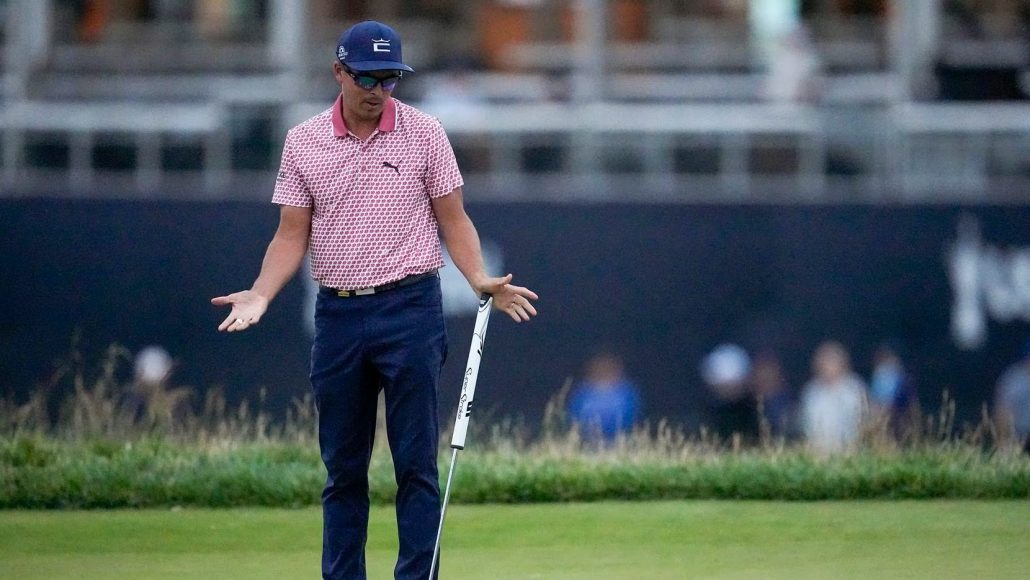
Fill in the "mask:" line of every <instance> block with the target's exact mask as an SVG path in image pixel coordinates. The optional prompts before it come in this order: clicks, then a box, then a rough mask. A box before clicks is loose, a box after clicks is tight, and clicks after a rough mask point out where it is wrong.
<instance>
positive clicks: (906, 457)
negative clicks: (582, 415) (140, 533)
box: [0, 437, 1030, 509]
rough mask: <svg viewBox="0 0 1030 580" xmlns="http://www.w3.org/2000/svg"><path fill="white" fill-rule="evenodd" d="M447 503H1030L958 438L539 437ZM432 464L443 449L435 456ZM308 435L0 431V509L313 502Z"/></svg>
mask: <svg viewBox="0 0 1030 580" xmlns="http://www.w3.org/2000/svg"><path fill="white" fill-rule="evenodd" d="M463 457H464V458H465V460H464V461H463V462H462V464H461V466H460V469H458V471H457V474H456V476H455V477H456V485H455V492H454V495H453V501H454V502H455V503H534V502H568V501H600V500H663V499H754V500H837V499H935V498H949V499H960V498H961V499H1030V458H1028V457H1027V456H1025V455H1020V454H1014V453H985V452H982V451H980V450H979V449H976V448H973V447H970V446H946V445H941V446H937V447H929V448H924V449H921V450H908V451H896V452H890V453H887V452H874V451H871V450H870V451H864V452H861V453H857V454H855V455H853V456H842V457H833V458H828V459H819V458H816V457H813V456H811V455H809V454H806V453H804V452H803V450H781V451H776V450H761V449H758V450H748V451H738V452H711V451H705V450H694V449H691V448H689V447H684V448H683V449H682V450H681V451H677V452H675V453H672V452H670V453H657V452H654V451H646V450H645V451H642V452H636V451H634V450H632V449H627V450H622V451H612V452H608V453H604V454H591V453H585V452H581V451H576V450H571V451H570V450H563V449H557V450H555V449H550V448H547V447H544V446H541V447H535V448H528V449H525V450H520V451H511V450H509V451H502V450H494V451H490V450H486V451H479V450H472V451H469V452H467V454H466V455H464V456H463ZM441 460H442V463H441V469H440V471H441V474H446V472H447V462H448V461H449V456H447V455H444V454H441ZM369 479H370V487H371V496H372V501H373V503H375V504H378V505H389V504H391V503H392V502H393V498H394V494H395V492H396V484H395V483H394V474H393V465H392V463H391V461H390V458H389V454H388V452H387V451H386V449H382V448H381V449H379V450H378V451H377V452H376V454H375V455H374V457H373V461H372V467H371V470H370V474H369ZM324 481H325V470H324V468H323V467H322V465H321V461H320V459H319V456H318V449H317V445H316V444H315V443H313V442H309V443H304V444H300V443H289V442H275V441H265V442H232V441H223V442H214V443H188V442H182V443H177V442H175V441H173V440H165V439H156V438H155V439H145V440H142V441H136V442H133V443H128V442H117V441H104V440H95V441H87V442H76V441H67V440H61V439H56V438H47V437H15V438H10V439H5V438H3V437H0V509H20V508H37V509H39V508H42V509H55V508H57V509H68V508H89V509H92V508H124V507H131V508H141V507H171V506H193V507H219V508H220V507H248V506H249V507H259V506H260V507H286V508H296V507H304V506H314V505H317V504H318V498H319V494H320V493H321V489H322V485H323V482H324Z"/></svg>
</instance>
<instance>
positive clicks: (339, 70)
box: [333, 60, 344, 83]
mask: <svg viewBox="0 0 1030 580" xmlns="http://www.w3.org/2000/svg"><path fill="white" fill-rule="evenodd" d="M333 76H335V77H336V81H337V82H340V83H342V82H343V78H344V72H343V65H342V64H340V61H338V60H335V61H333Z"/></svg>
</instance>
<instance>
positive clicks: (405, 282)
mask: <svg viewBox="0 0 1030 580" xmlns="http://www.w3.org/2000/svg"><path fill="white" fill-rule="evenodd" d="M436 275H437V273H436V270H431V271H429V272H426V273H425V274H412V275H411V276H405V277H404V278H401V279H400V280H396V281H394V282H387V283H386V284H381V285H379V286H373V287H371V288H358V289H357V290H341V289H339V288H329V287H328V286H322V291H324V292H328V293H330V294H332V295H333V296H339V297H340V298H352V297H354V296H371V295H373V294H379V293H380V292H386V291H387V290H392V289H394V288H400V287H401V286H410V285H412V284H414V283H415V282H421V281H422V280H425V279H426V278H434V277H436Z"/></svg>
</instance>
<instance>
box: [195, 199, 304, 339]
mask: <svg viewBox="0 0 1030 580" xmlns="http://www.w3.org/2000/svg"><path fill="white" fill-rule="evenodd" d="M310 233H311V208H310V207H293V206H287V205H284V206H282V208H281V209H280V211H279V229H277V230H276V232H275V237H273V238H272V241H271V242H270V243H269V244H268V250H266V251H265V259H264V261H263V262H262V263H261V273H260V274H258V277H257V280H255V281H254V285H253V286H252V287H251V289H250V290H244V291H242V292H236V293H233V294H229V295H228V296H219V297H217V298H212V299H211V303H212V304H214V305H215V306H225V305H229V306H232V311H231V312H230V313H229V316H227V317H226V318H225V320H223V321H222V323H221V324H219V325H218V330H224V331H227V332H237V331H240V330H246V329H248V328H250V326H251V325H253V324H257V323H258V321H260V320H261V317H262V316H263V315H264V313H265V311H266V310H267V309H268V303H269V302H271V301H272V299H273V298H275V295H276V294H278V293H279V291H280V290H282V287H283V286H285V285H286V282H288V281H289V280H290V278H292V277H293V275H294V274H296V273H297V270H298V269H299V268H300V265H301V263H302V262H303V260H304V254H305V253H307V251H308V235H309V234H310Z"/></svg>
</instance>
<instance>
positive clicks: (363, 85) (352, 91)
mask: <svg viewBox="0 0 1030 580" xmlns="http://www.w3.org/2000/svg"><path fill="white" fill-rule="evenodd" d="M333 72H334V74H335V76H336V82H337V83H339V85H340V92H341V93H342V94H343V106H344V108H345V109H346V111H347V112H348V113H350V115H351V116H353V117H355V118H357V119H359V120H362V121H376V120H378V119H379V116H380V115H381V114H382V113H383V106H384V104H385V103H386V99H388V98H389V97H390V93H391V92H393V89H394V88H395V87H396V84H397V80H398V79H400V71H395V70H377V71H370V72H363V73H359V72H354V71H349V70H347V69H345V68H344V67H343V65H342V64H340V63H339V62H336V63H334V64H333ZM355 77H356V78H355ZM372 85H374V86H372ZM370 86H371V88H368V87H370Z"/></svg>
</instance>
